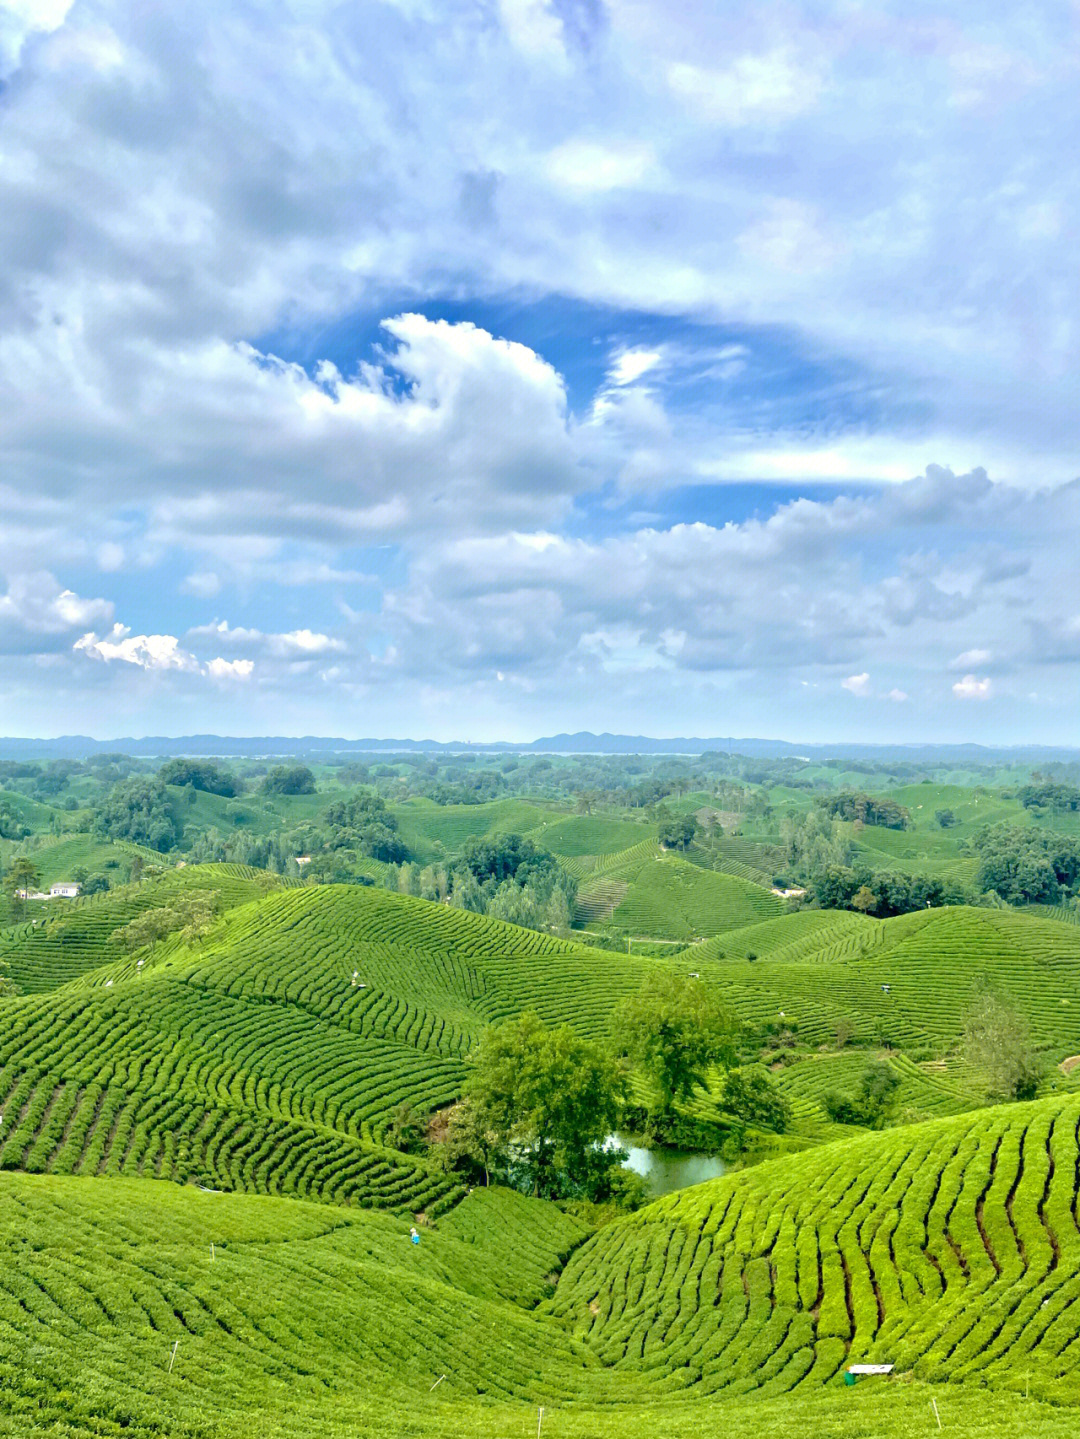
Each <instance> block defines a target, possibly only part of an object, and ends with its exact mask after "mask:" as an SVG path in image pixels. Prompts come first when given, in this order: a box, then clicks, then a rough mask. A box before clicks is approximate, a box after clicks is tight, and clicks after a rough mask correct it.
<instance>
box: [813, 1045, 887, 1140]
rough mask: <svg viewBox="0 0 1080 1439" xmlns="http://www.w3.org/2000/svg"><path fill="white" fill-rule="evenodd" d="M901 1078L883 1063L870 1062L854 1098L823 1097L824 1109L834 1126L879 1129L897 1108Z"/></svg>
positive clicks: (880, 1061)
mask: <svg viewBox="0 0 1080 1439" xmlns="http://www.w3.org/2000/svg"><path fill="white" fill-rule="evenodd" d="M899 1088H900V1076H899V1075H898V1074H897V1073H896V1071H895V1070H894V1069H893V1067H892V1065H890V1064H889V1063H888V1062H887V1061H886V1060H884V1059H873V1060H871V1061H870V1063H869V1064H868V1065H867V1066H866V1068H865V1069H864V1070H863V1073H862V1077H861V1078H860V1080H859V1088H858V1090H857V1092H856V1093H855V1094H854V1095H849V1094H836V1093H831V1094H826V1095H825V1098H824V1105H825V1110H826V1112H827V1114H828V1115H829V1118H830V1119H832V1120H834V1121H835V1122H836V1123H837V1124H862V1125H866V1126H868V1127H869V1128H871V1129H880V1128H881V1127H882V1125H884V1124H885V1123H886V1122H887V1121H888V1119H889V1118H890V1117H891V1116H892V1114H893V1112H894V1110H895V1107H896V1091H897V1090H898V1089H899Z"/></svg>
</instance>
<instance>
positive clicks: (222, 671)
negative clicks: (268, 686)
mask: <svg viewBox="0 0 1080 1439" xmlns="http://www.w3.org/2000/svg"><path fill="white" fill-rule="evenodd" d="M254 669H255V662H254V660H226V659H222V658H221V657H220V656H218V658H217V659H212V660H211V661H210V663H209V664H208V665H207V666H206V673H207V674H208V675H210V677H211V678H212V679H216V680H221V679H224V680H246V679H250V678H251V675H252V673H253V671H254Z"/></svg>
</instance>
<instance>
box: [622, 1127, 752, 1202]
mask: <svg viewBox="0 0 1080 1439" xmlns="http://www.w3.org/2000/svg"><path fill="white" fill-rule="evenodd" d="M608 1143H613V1144H621V1145H622V1147H623V1148H624V1149H625V1150H627V1151H628V1153H629V1157H628V1159H627V1161H626V1166H625V1167H626V1168H627V1169H632V1170H633V1171H634V1173H635V1174H640V1175H641V1177H642V1178H643V1179H644V1180H645V1183H646V1185H647V1186H648V1191H649V1197H650V1199H658V1198H659V1197H660V1195H661V1194H670V1193H671V1192H672V1190H674V1189H686V1188H687V1186H688V1185H691V1184H702V1183H703V1182H704V1181H705V1180H706V1179H719V1178H720V1176H721V1174H724V1173H726V1171H727V1165H726V1164H725V1163H724V1161H723V1160H722V1159H721V1158H720V1156H719V1155H718V1154H700V1153H696V1152H695V1151H694V1150H687V1149H663V1148H656V1149H646V1148H643V1147H642V1145H641V1144H640V1143H635V1142H634V1140H632V1139H631V1138H630V1136H629V1135H627V1134H619V1133H615V1134H613V1135H612V1136H611V1138H610V1140H609V1141H608Z"/></svg>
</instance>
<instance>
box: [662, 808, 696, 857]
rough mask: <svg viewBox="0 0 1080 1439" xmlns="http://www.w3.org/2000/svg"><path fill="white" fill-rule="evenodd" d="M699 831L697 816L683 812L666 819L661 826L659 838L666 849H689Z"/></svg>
mask: <svg viewBox="0 0 1080 1439" xmlns="http://www.w3.org/2000/svg"><path fill="white" fill-rule="evenodd" d="M697 832H698V822H697V820H696V818H695V817H694V816H693V815H692V814H683V815H679V816H677V817H676V818H673V819H667V820H664V822H663V823H662V824H661V826H660V831H659V840H660V843H661V844H662V845H663V846H664V848H665V849H689V847H690V846H691V845H692V844H693V842H694V837H695V836H696V834H697Z"/></svg>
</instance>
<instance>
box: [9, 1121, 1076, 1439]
mask: <svg viewBox="0 0 1080 1439" xmlns="http://www.w3.org/2000/svg"><path fill="white" fill-rule="evenodd" d="M1078 1119H1080V1102H1078V1101H1077V1100H1076V1099H1069V1100H1067V1101H1062V1100H1053V1101H1040V1102H1037V1103H1035V1104H1031V1105H1025V1106H1014V1107H1012V1108H1009V1109H997V1110H989V1111H985V1112H984V1113H983V1114H980V1115H973V1116H965V1117H964V1118H963V1119H961V1120H949V1121H945V1122H938V1123H934V1124H932V1125H926V1126H920V1127H919V1128H918V1129H915V1130H898V1131H894V1132H892V1133H890V1134H885V1135H876V1136H872V1137H870V1138H867V1139H864V1140H858V1141H846V1142H843V1143H841V1144H838V1145H834V1146H830V1147H827V1148H823V1149H819V1150H817V1151H815V1152H814V1154H813V1155H807V1156H802V1157H800V1158H799V1159H798V1160H795V1161H792V1160H785V1161H776V1162H773V1163H771V1164H768V1165H764V1166H761V1167H760V1168H758V1169H756V1170H752V1171H748V1172H746V1173H743V1174H739V1175H735V1176H729V1177H727V1178H725V1179H721V1180H717V1181H714V1182H713V1183H711V1184H708V1185H702V1186H699V1187H697V1188H696V1189H692V1190H688V1191H684V1192H683V1193H682V1194H680V1195H677V1196H671V1197H669V1198H668V1199H666V1200H661V1201H659V1202H658V1203H656V1204H653V1205H651V1206H649V1207H648V1208H647V1209H645V1210H642V1211H640V1212H639V1213H638V1214H636V1215H634V1216H631V1217H628V1218H626V1219H624V1220H620V1221H617V1222H616V1223H614V1224H612V1225H609V1226H608V1227H607V1228H605V1229H603V1230H602V1231H600V1233H599V1234H598V1235H596V1236H595V1237H594V1238H592V1239H590V1240H588V1241H587V1242H585V1243H584V1244H581V1240H582V1238H583V1231H582V1229H581V1227H580V1226H579V1225H578V1224H577V1223H576V1221H574V1220H573V1219H571V1218H568V1217H567V1216H565V1215H563V1214H561V1213H560V1212H559V1211H558V1210H556V1209H555V1208H554V1207H553V1206H551V1205H549V1204H546V1203H543V1202H541V1201H534V1200H529V1199H525V1198H522V1197H521V1196H519V1195H514V1194H510V1193H508V1192H506V1191H499V1190H489V1191H476V1192H475V1193H473V1194H471V1195H470V1196H468V1197H467V1198H466V1199H464V1200H463V1201H462V1203H461V1204H459V1205H458V1207H457V1208H456V1209H455V1210H454V1211H453V1213H452V1214H450V1215H447V1216H445V1217H444V1218H442V1219H441V1220H439V1221H438V1222H437V1223H436V1225H435V1226H434V1227H433V1228H431V1227H429V1228H426V1229H424V1230H423V1232H422V1238H421V1243H420V1245H419V1246H414V1245H411V1244H410V1243H409V1239H408V1223H407V1221H405V1220H401V1219H395V1218H394V1217H392V1216H388V1215H378V1214H370V1213H364V1212H361V1211H346V1210H340V1209H334V1208H330V1207H327V1206H317V1205H311V1204H305V1203H297V1202H288V1201H283V1200H277V1199H267V1198H253V1197H244V1196H232V1195H209V1194H199V1193H197V1192H195V1191H193V1190H192V1189H190V1188H183V1189H181V1188H177V1187H175V1186H169V1185H163V1184H154V1183H152V1182H151V1181H147V1180H127V1181H124V1180H119V1181H113V1182H111V1183H106V1182H104V1181H101V1180H79V1179H57V1178H53V1177H35V1176H27V1175H0V1379H2V1381H3V1382H2V1383H0V1434H3V1435H12V1436H14V1435H16V1434H18V1435H27V1434H32V1435H37V1434H42V1435H43V1434H46V1433H48V1434H50V1435H52V1436H54V1439H55V1436H57V1435H59V1436H63V1439H90V1436H94V1439H97V1436H102V1439H103V1436H106V1435H115V1434H117V1433H121V1432H123V1433H125V1434H131V1435H135V1436H139V1439H150V1436H152V1435H154V1436H161V1435H163V1434H168V1435H170V1436H185V1439H196V1436H198V1439H240V1436H241V1435H251V1434H254V1433H257V1434H259V1435H260V1436H266V1439H300V1436H307V1435H310V1434H312V1433H316V1432H317V1433H319V1434H324V1435H328V1436H330V1439H359V1436H366V1435H369V1434H379V1435H388V1436H390V1435H392V1436H397V1435H406V1434H408V1435H413V1436H432V1439H434V1436H436V1435H437V1436H440V1439H466V1436H468V1439H473V1436H476V1435H480V1436H481V1439H497V1436H502V1439H505V1436H507V1435H514V1434H518V1433H520V1432H522V1431H523V1430H524V1431H525V1432H529V1433H531V1432H533V1431H534V1428H535V1426H536V1425H537V1421H538V1407H539V1406H540V1405H543V1407H544V1415H543V1421H542V1423H543V1431H544V1432H545V1433H549V1434H551V1433H553V1434H555V1435H556V1436H559V1439H586V1436H589V1439H615V1436H620V1439H625V1436H628V1439H656V1436H657V1435H659V1434H663V1435H665V1436H666V1435H672V1436H682V1439H704V1436H705V1435H714V1434H716V1433H718V1432H723V1433H724V1434H725V1435H729V1436H733V1439H753V1436H760V1435H761V1434H768V1435H770V1436H773V1439H795V1436H797V1435H805V1434H807V1433H814V1434H819V1435H822V1436H825V1439H859V1436H862V1439H872V1436H873V1439H885V1436H889V1439H894V1436H899V1439H908V1436H911V1439H914V1436H915V1435H922V1434H926V1433H927V1432H936V1429H934V1428H932V1426H933V1423H934V1421H933V1416H932V1411H931V1408H930V1402H929V1400H930V1396H931V1394H932V1393H934V1395H935V1401H936V1402H937V1403H938V1405H939V1412H940V1413H941V1415H942V1416H943V1419H944V1421H945V1424H946V1426H947V1429H948V1432H949V1433H950V1434H953V1435H959V1436H963V1439H974V1436H976V1435H979V1436H985V1435H987V1434H1001V1435H1005V1434H1021V1433H1022V1434H1024V1435H1025V1436H1032V1439H1037V1436H1044V1439H1051V1436H1053V1439H1058V1436H1061V1439H1063V1436H1065V1435H1066V1434H1070V1433H1071V1432H1074V1430H1075V1417H1076V1410H1075V1407H1074V1406H1075V1405H1076V1404H1077V1403H1078V1402H1080V1378H1078V1377H1077V1373H1076V1369H1075V1363H1074V1350H1075V1346H1076V1342H1077V1341H1076V1329H1077V1325H1076V1314H1077V1304H1078V1301H1080V1229H1078V1227H1077V1219H1076V1213H1075V1209H1074V1203H1075V1177H1076V1173H1077V1166H1078V1164H1080V1150H1078V1146H1077V1122H1078ZM577 1246H580V1247H577ZM567 1261H568V1262H567ZM564 1264H565V1268H564V1269H563V1272H562V1275H561V1278H559V1280H558V1284H557V1288H556V1289H555V1293H554V1297H553V1298H551V1299H547V1300H545V1299H543V1295H544V1294H545V1293H550V1281H551V1279H552V1278H554V1272H555V1271H557V1270H558V1269H559V1268H560V1267H561V1266H563V1265H564ZM538 1301H540V1302H539V1303H538ZM862 1359H871V1360H882V1361H884V1362H892V1363H895V1364H896V1366H897V1375H898V1376H899V1382H897V1380H895V1379H894V1380H892V1381H874V1382H872V1383H867V1384H866V1385H860V1386H859V1387H858V1388H857V1389H856V1390H855V1391H854V1392H851V1391H850V1390H848V1389H846V1388H845V1387H844V1386H843V1385H842V1384H841V1383H840V1372H841V1370H842V1369H843V1368H844V1367H845V1366H846V1365H847V1364H848V1363H851V1362H855V1361H857V1360H862ZM920 1381H921V1382H920ZM944 1381H948V1386H947V1388H946V1387H945V1384H944ZM931 1384H933V1385H934V1386H935V1389H936V1393H935V1389H932V1388H931V1387H930V1385H931ZM984 1386H986V1387H984ZM1028 1389H1030V1394H1031V1398H1030V1400H1028V1399H1025V1397H1024V1394H1025V1391H1027V1390H1028Z"/></svg>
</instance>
